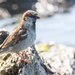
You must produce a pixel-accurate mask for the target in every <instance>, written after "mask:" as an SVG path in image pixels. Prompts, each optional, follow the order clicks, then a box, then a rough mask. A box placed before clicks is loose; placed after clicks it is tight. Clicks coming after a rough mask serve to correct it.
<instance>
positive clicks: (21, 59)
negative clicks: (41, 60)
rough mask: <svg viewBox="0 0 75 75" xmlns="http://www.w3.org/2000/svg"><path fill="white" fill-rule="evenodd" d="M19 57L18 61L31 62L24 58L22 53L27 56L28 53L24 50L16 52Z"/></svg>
mask: <svg viewBox="0 0 75 75" xmlns="http://www.w3.org/2000/svg"><path fill="white" fill-rule="evenodd" d="M18 55H19V56H20V57H21V58H20V59H19V60H18V61H19V62H22V61H23V62H25V63H31V62H30V61H29V60H28V59H25V58H24V57H23V55H25V56H26V57H27V58H28V54H27V52H25V51H22V52H21V53H19V54H18Z"/></svg>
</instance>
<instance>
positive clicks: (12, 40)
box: [1, 27, 27, 48]
mask: <svg viewBox="0 0 75 75" xmlns="http://www.w3.org/2000/svg"><path fill="white" fill-rule="evenodd" d="M25 38H27V29H26V28H24V27H18V28H17V27H16V29H14V31H13V32H12V33H11V34H10V35H9V36H8V37H7V38H6V39H5V41H4V42H3V43H2V45H1V48H6V47H9V46H13V45H16V44H17V43H19V42H21V41H22V40H24V39H25Z"/></svg>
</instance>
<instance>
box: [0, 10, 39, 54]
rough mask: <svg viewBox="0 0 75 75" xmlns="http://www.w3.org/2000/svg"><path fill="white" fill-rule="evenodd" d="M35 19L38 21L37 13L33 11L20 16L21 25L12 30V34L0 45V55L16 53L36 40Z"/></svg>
mask: <svg viewBox="0 0 75 75" xmlns="http://www.w3.org/2000/svg"><path fill="white" fill-rule="evenodd" d="M37 19H39V16H38V14H37V12H35V11H33V10H28V11H26V12H25V13H24V14H23V16H22V21H21V23H20V24H19V25H18V26H17V27H15V28H14V29H13V31H12V33H11V34H9V36H8V37H7V38H6V39H5V40H4V42H3V43H2V44H1V45H0V53H4V52H8V51H11V52H16V53H18V52H21V51H22V50H25V49H26V48H28V47H29V46H31V45H32V44H33V43H34V41H35V39H36V20H37ZM24 53H25V52H24ZM25 54H26V53H25Z"/></svg>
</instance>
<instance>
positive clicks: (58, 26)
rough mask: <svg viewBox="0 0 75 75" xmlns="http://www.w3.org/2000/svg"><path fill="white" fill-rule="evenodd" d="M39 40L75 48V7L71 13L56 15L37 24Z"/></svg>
mask: <svg viewBox="0 0 75 75" xmlns="http://www.w3.org/2000/svg"><path fill="white" fill-rule="evenodd" d="M37 40H42V41H51V40H54V41H56V42H59V43H64V44H67V45H72V46H75V6H74V7H72V8H71V9H70V13H66V14H56V15H54V16H53V17H52V18H46V19H42V20H39V21H38V22H37Z"/></svg>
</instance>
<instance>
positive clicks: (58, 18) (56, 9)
mask: <svg viewBox="0 0 75 75" xmlns="http://www.w3.org/2000/svg"><path fill="white" fill-rule="evenodd" d="M74 4H75V0H0V28H1V29H2V28H5V29H6V30H8V31H9V32H10V33H11V32H12V30H13V29H14V27H15V26H17V25H18V24H19V23H20V20H21V17H22V14H23V13H24V12H25V11H26V10H30V9H32V10H35V11H37V12H38V14H39V15H40V17H41V19H39V20H37V23H36V24H37V25H36V34H37V38H36V43H37V42H49V41H56V42H58V43H62V44H65V45H68V46H75V5H74Z"/></svg>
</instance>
